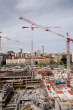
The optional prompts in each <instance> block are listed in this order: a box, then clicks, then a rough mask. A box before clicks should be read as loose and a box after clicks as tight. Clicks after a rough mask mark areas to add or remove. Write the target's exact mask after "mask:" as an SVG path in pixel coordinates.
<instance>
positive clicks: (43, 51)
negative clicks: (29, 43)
mask: <svg viewBox="0 0 73 110" xmlns="http://www.w3.org/2000/svg"><path fill="white" fill-rule="evenodd" d="M42 55H43V56H44V45H42Z"/></svg>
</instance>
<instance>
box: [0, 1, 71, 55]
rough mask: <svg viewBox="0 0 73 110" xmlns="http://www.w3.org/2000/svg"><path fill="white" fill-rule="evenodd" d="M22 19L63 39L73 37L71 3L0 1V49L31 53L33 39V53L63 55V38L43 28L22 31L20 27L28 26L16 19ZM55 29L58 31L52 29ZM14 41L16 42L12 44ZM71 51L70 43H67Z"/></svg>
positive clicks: (64, 44) (64, 41) (64, 40)
mask: <svg viewBox="0 0 73 110" xmlns="http://www.w3.org/2000/svg"><path fill="white" fill-rule="evenodd" d="M20 16H22V17H24V18H27V19H29V20H31V21H33V22H35V23H37V24H40V25H42V26H50V29H51V30H52V31H55V32H58V33H61V34H63V35H65V36H66V33H67V32H69V35H70V37H71V38H73V0H0V32H2V33H1V36H3V37H9V38H11V39H12V40H6V39H4V38H2V40H1V48H2V50H14V51H19V49H20V48H22V49H23V51H26V52H28V51H31V41H32V39H33V42H34V43H33V44H34V51H36V50H41V49H42V46H44V49H45V52H48V53H57V52H60V53H61V52H66V39H64V38H61V37H59V36H57V35H56V34H54V33H50V32H46V31H44V30H43V29H34V30H33V31H32V30H31V29H22V28H21V27H22V26H31V24H29V23H27V22H25V21H21V20H19V17H20ZM55 26H58V27H59V28H54V27H55ZM16 40H18V41H19V42H16ZM70 46H71V52H72V51H73V44H72V43H70Z"/></svg>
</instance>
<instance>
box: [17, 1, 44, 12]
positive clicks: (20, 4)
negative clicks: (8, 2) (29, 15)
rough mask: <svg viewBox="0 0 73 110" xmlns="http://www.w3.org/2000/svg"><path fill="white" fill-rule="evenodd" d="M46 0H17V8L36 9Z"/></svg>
mask: <svg viewBox="0 0 73 110" xmlns="http://www.w3.org/2000/svg"><path fill="white" fill-rule="evenodd" d="M44 4H45V0H17V4H16V8H17V9H19V10H21V11H22V10H35V9H37V10H38V8H41V7H42V6H43V5H44Z"/></svg>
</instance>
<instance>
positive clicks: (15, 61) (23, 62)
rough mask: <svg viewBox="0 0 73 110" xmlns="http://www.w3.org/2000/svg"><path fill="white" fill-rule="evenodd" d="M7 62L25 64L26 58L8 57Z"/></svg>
mask: <svg viewBox="0 0 73 110" xmlns="http://www.w3.org/2000/svg"><path fill="white" fill-rule="evenodd" d="M6 64H25V59H6Z"/></svg>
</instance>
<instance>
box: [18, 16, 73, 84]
mask: <svg viewBox="0 0 73 110" xmlns="http://www.w3.org/2000/svg"><path fill="white" fill-rule="evenodd" d="M19 19H20V20H23V21H25V22H27V23H29V24H31V25H32V26H31V29H34V28H41V29H43V30H44V31H47V32H51V33H53V34H56V35H57V36H59V37H62V38H65V40H66V55H67V86H70V42H73V39H72V38H70V37H69V34H68V32H67V33H66V36H65V35H63V34H61V33H57V32H54V31H52V30H51V29H50V28H48V27H44V26H41V25H39V24H36V23H35V22H32V21H31V20H29V19H27V18H24V17H19ZM33 26H34V27H33ZM22 28H23V29H24V28H29V27H25V26H23V27H22Z"/></svg>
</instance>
